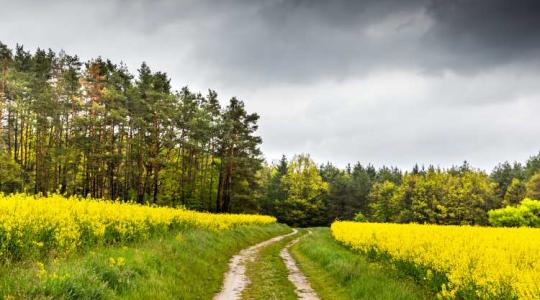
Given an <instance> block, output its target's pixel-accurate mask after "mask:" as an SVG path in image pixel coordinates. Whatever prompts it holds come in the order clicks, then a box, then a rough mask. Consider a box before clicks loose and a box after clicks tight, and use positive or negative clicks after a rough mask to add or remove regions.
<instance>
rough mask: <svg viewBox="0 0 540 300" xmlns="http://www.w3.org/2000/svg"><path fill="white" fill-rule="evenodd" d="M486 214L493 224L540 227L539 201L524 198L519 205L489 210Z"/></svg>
mask: <svg viewBox="0 0 540 300" xmlns="http://www.w3.org/2000/svg"><path fill="white" fill-rule="evenodd" d="M488 215H489V223H490V224H491V225H493V226H505V227H521V226H529V227H540V201H538V200H531V199H524V200H523V201H522V202H521V204H520V205H519V206H516V207H514V206H507V207H505V208H501V209H495V210H491V211H489V212H488Z"/></svg>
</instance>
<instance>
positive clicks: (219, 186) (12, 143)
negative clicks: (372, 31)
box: [0, 43, 261, 211]
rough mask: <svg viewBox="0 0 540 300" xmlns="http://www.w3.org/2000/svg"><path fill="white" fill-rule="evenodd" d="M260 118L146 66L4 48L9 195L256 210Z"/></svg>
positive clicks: (1, 77)
mask: <svg viewBox="0 0 540 300" xmlns="http://www.w3.org/2000/svg"><path fill="white" fill-rule="evenodd" d="M258 119H259V116H258V115H257V114H254V113H253V114H252V113H248V112H247V111H246V109H245V107H244V103H243V102H242V101H239V100H237V99H236V98H232V99H231V100H230V101H229V102H228V104H227V105H226V106H225V107H221V105H220V102H219V101H218V98H217V94H216V92H214V91H209V92H208V94H207V95H205V96H203V95H201V94H199V93H193V92H191V91H189V90H188V89H187V88H183V89H182V90H180V91H173V90H172V88H171V84H170V79H169V77H168V76H167V74H165V73H162V72H153V71H152V70H150V68H149V67H148V66H147V65H146V64H145V63H143V64H142V65H141V67H140V68H139V69H138V74H137V75H136V76H134V75H132V74H130V72H129V71H128V69H127V68H126V66H125V65H123V64H115V63H113V62H111V61H110V60H106V59H103V58H97V59H92V60H90V61H86V62H81V60H80V59H79V58H78V57H77V56H72V55H68V54H66V53H64V52H60V53H55V52H53V51H52V50H42V49H38V50H36V51H34V52H33V53H31V52H29V51H27V50H25V49H24V48H23V47H22V46H17V47H16V48H15V49H14V50H12V49H9V48H8V47H7V46H6V45H4V44H2V43H0V124H1V126H0V191H2V192H6V193H10V192H17V191H23V192H27V193H36V194H43V195H47V194H48V193H51V192H55V193H61V194H64V195H82V196H92V197H97V198H108V199H121V200H131V201H137V202H139V203H157V204H165V205H185V206H188V207H191V208H196V209H201V210H209V211H246V210H251V211H253V210H256V207H257V205H256V203H254V201H255V200H254V198H253V197H252V191H253V190H255V186H256V184H257V182H256V173H257V171H258V170H259V169H260V166H261V159H260V156H261V153H260V150H259V145H260V144H261V139H260V137H258V136H257V135H256V130H257V121H258Z"/></svg>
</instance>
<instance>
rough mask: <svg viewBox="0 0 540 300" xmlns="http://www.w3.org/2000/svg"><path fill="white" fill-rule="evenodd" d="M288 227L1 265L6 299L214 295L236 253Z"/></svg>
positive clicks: (193, 235) (179, 236)
mask: <svg viewBox="0 0 540 300" xmlns="http://www.w3.org/2000/svg"><path fill="white" fill-rule="evenodd" d="M289 231H290V229H289V228H288V227H287V226H285V225H279V224H274V225H267V226H255V225H253V226H244V227H238V228H236V229H232V230H228V231H223V232H213V231H208V230H202V229H192V230H186V231H184V232H178V233H171V234H169V235H165V236H162V237H157V238H153V239H151V240H148V241H145V242H140V243H135V244H131V245H128V246H127V247H126V246H124V247H108V248H99V249H94V250H93V251H90V252H87V253H84V254H79V255H76V256H72V257H69V258H64V259H56V260H55V259H49V260H47V261H46V262H45V263H44V270H43V269H42V270H41V271H40V267H39V262H32V261H24V262H19V263H13V264H10V265H3V266H0V298H4V299H5V298H10V297H11V298H14V299H21V298H23V299H28V298H37V299H40V298H41V299H43V298H53V299H211V298H212V296H213V295H214V294H215V293H217V292H218V291H219V289H220V287H221V284H222V280H223V274H224V273H225V271H226V270H227V267H228V261H229V259H230V257H231V256H233V255H234V254H236V253H237V252H239V251H240V250H241V249H243V248H245V247H248V246H249V245H252V244H255V243H257V242H260V241H263V240H266V239H268V238H270V237H272V236H276V235H279V234H284V233H287V232H289Z"/></svg>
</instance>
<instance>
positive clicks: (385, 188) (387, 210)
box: [369, 181, 399, 222]
mask: <svg viewBox="0 0 540 300" xmlns="http://www.w3.org/2000/svg"><path fill="white" fill-rule="evenodd" d="M397 190H398V186H397V185H396V184H395V183H393V182H391V181H384V182H382V183H375V184H374V185H373V187H372V188H371V192H370V193H369V198H370V200H371V204H370V206H369V207H370V211H371V219H372V220H373V221H376V222H390V221H393V219H394V218H395V217H396V215H397V214H398V212H399V199H398V198H397V197H395V194H396V192H397Z"/></svg>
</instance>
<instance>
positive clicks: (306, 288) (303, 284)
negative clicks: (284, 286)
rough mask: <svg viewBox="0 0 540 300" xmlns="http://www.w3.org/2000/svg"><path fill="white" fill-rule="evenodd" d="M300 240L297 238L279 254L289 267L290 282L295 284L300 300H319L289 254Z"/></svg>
mask: <svg viewBox="0 0 540 300" xmlns="http://www.w3.org/2000/svg"><path fill="white" fill-rule="evenodd" d="M308 234H311V231H309V232H308ZM299 240H300V238H296V239H294V240H292V241H291V242H290V243H288V244H287V246H285V248H283V249H282V250H281V252H280V253H279V256H281V258H282V259H283V262H284V263H285V266H287V269H289V276H288V277H289V280H290V281H291V282H292V283H293V284H294V286H295V287H296V288H295V292H296V295H297V296H298V299H302V300H319V297H318V296H317V294H316V293H315V291H314V290H313V288H312V287H311V285H310V284H309V281H308V280H307V278H306V276H304V274H303V273H302V271H300V269H298V265H297V264H296V261H295V260H294V258H293V257H292V256H291V253H290V252H289V248H291V247H292V246H293V245H294V244H296V243H298V241H299Z"/></svg>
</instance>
